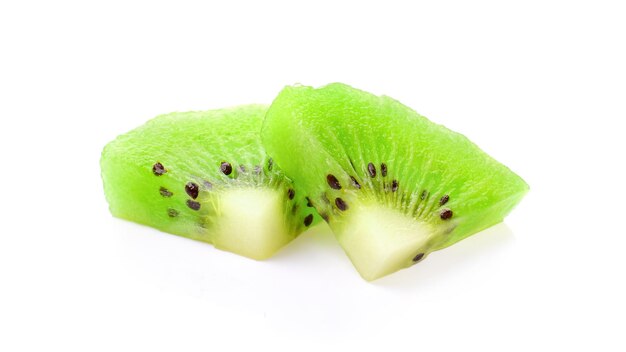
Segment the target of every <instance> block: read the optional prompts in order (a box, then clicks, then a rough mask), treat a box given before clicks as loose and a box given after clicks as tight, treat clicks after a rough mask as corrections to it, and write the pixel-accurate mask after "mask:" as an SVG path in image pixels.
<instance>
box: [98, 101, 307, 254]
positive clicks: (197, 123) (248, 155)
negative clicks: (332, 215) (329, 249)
mask: <svg viewBox="0 0 626 352" xmlns="http://www.w3.org/2000/svg"><path fill="white" fill-rule="evenodd" d="M266 110H267V107H266V106H263V105H245V106H239V107H234V108H228V109H222V110H212V111H199V112H182V113H172V114H168V115H162V116H159V117H156V118H155V119H153V120H151V121H149V122H148V123H146V124H145V125H143V126H141V127H139V128H137V129H135V130H132V131H130V132H128V133H126V134H124V135H121V136H119V137H117V139H115V140H114V141H112V142H110V143H109V144H107V145H106V147H105V148H104V150H103V152H102V157H101V162H100V164H101V171H102V180H103V182H104V191H105V195H106V199H107V200H108V202H109V206H110V210H111V213H112V214H113V215H114V216H116V217H119V218H123V219H127V220H131V221H134V222H137V223H140V224H145V225H149V226H152V227H155V228H157V229H160V230H162V231H165V232H169V233H172V234H176V235H180V236H184V237H188V238H191V239H195V240H199V241H204V242H208V243H212V244H213V245H214V246H215V247H216V248H219V249H223V250H227V251H231V252H234V253H237V254H240V255H243V256H246V257H250V258H253V259H265V258H268V257H270V256H271V255H273V254H274V253H275V252H276V251H277V250H278V249H280V248H281V247H283V246H284V245H285V244H287V243H289V242H290V241H291V240H293V239H294V238H295V237H296V236H298V234H300V233H301V232H302V231H304V230H305V229H306V228H308V227H309V226H311V225H313V224H314V223H315V222H316V221H317V220H318V219H319V216H318V215H317V214H316V212H315V210H314V209H313V208H312V207H309V206H307V203H308V202H307V200H306V199H305V195H304V192H302V191H301V190H299V189H298V188H297V187H296V186H295V185H294V183H293V182H292V181H291V180H290V179H289V178H287V177H286V176H285V174H284V173H283V172H282V171H281V170H280V168H278V167H277V165H275V164H274V162H273V160H272V159H271V158H269V157H268V156H267V154H266V153H265V150H264V148H263V146H262V145H261V138H260V130H261V126H262V123H263V117H264V115H265V112H266Z"/></svg>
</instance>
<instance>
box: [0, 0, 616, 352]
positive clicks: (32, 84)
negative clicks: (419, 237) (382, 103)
mask: <svg viewBox="0 0 626 352" xmlns="http://www.w3.org/2000/svg"><path fill="white" fill-rule="evenodd" d="M625 18H626V12H625V10H624V9H623V8H622V7H621V6H620V1H614V2H610V1H519V2H512V1H467V2H452V1H436V2H435V1H433V2H432V3H430V4H423V3H417V2H408V1H407V2H405V3H400V2H394V1H378V2H368V1H354V2H340V1H338V0H335V1H315V2H307V3H298V2H295V1H292V2H285V3H282V4H279V3H277V2H274V1H257V2H249V3H244V2H238V1H219V2H216V3H212V2H197V3H193V2H187V1H167V2H165V1H149V2H148V1H146V2H141V3H139V2H133V1H119V2H118V1H106V2H101V3H100V4H97V3H95V2H87V1H76V2H69V1H45V2H44V1H41V2H32V1H12V2H9V1H7V2H2V3H1V5H0V147H1V149H0V153H1V154H0V185H1V188H0V219H1V225H0V233H1V237H0V285H1V287H0V350H2V351H51V350H59V351H200V350H204V351H209V350H213V351H225V350H233V349H244V348H245V349H246V350H248V351H250V350H268V349H269V350H290V351H299V350H339V349H342V350H346V351H348V350H350V351H351V350H356V351H367V350H370V349H372V350H374V349H376V350H381V351H382V350H385V351H387V350H395V351H400V350H408V351H443V350H451V351H452V350H454V351H461V350H462V351H537V350H551V351H556V350H568V351H571V350H587V351H624V350H625V349H626V342H625V339H626V338H625V337H624V333H625V332H626V331H625V330H626V318H625V316H626V304H625V300H626V289H625V281H626V259H625V258H626V231H625V230H624V226H623V225H622V223H621V222H622V221H623V219H624V217H625V213H626V211H625V210H626V207H624V203H623V201H624V197H625V196H626V194H625V193H626V192H625V191H624V180H625V179H626V175H625V173H624V163H625V158H624V156H623V152H624V151H625V150H626V146H625V143H624V131H625V130H624V127H623V126H624V124H623V121H624V119H625V118H626V70H625V63H626V24H625V23H626V21H625ZM333 81H340V82H345V83H349V84H351V85H353V86H355V87H359V88H362V89H366V90H370V91H372V92H374V93H377V94H387V95H390V96H393V97H395V98H397V99H399V100H400V101H402V102H404V103H405V104H407V105H409V106H412V107H414V108H415V109H416V110H417V111H419V112H420V113H422V114H424V115H426V116H428V117H429V118H431V119H432V120H434V121H436V122H438V123H442V124H445V125H446V126H448V127H450V128H452V129H455V130H457V131H460V132H462V133H464V134H466V135H467V136H468V137H470V138H471V139H472V140H474V141H475V142H476V143H478V144H479V145H480V146H481V147H482V148H483V149H485V150H486V151H487V152H489V153H491V154H492V155H493V156H495V157H496V158H497V159H499V160H501V161H502V162H504V163H505V164H507V165H508V166H510V167H511V168H512V169H513V170H515V171H516V172H517V173H519V174H520V175H521V176H522V177H524V178H525V179H526V180H527V181H528V183H529V184H530V186H531V188H532V190H531V192H530V193H529V195H528V196H527V197H526V198H525V199H524V200H523V201H522V203H521V204H520V205H519V206H518V207H517V209H515V211H514V212H513V213H512V214H511V215H510V216H509V217H508V218H507V219H506V221H505V224H501V225H498V226H496V227H494V228H492V229H490V230H488V231H485V232H483V233H480V234H477V235H475V236H473V237H471V238H469V239H467V240H465V241H463V242H461V243H459V244H457V245H455V246H453V247H451V248H449V249H446V250H444V251H441V252H438V253H434V254H433V255H431V256H430V257H429V258H428V259H427V260H426V261H424V262H423V263H420V264H419V265H417V266H415V267H413V268H411V269H408V270H404V271H402V272H398V273H396V274H394V275H391V276H389V277H386V278H383V279H381V280H379V281H376V282H374V283H366V282H364V281H363V280H362V279H361V278H360V277H359V276H358V275H357V273H356V272H355V271H354V269H353V268H352V266H351V264H350V263H349V261H348V259H347V258H346V256H345V255H344V254H343V252H342V251H341V249H340V248H339V247H338V245H337V244H336V243H335V241H334V239H333V238H332V235H331V234H330V233H329V232H328V230H327V229H325V228H318V229H316V230H314V231H311V232H309V233H305V234H304V235H302V236H301V237H300V238H299V239H297V240H296V241H295V242H294V243H293V244H292V245H290V246H289V247H287V248H285V249H284V250H283V251H281V252H280V253H279V254H278V255H277V256H276V257H275V258H273V259H271V260H269V261H266V262H255V261H252V260H248V259H245V258H242V257H238V256H235V255H232V254H229V253H226V252H221V251H218V250H215V249H213V247H211V246H210V245H207V244H203V243H199V242H194V241H190V240H187V239H184V238H180V237H176V236H171V235H167V234H163V233H160V232H158V231H155V230H152V229H150V228H146V227H141V226H137V225H135V224H132V223H128V222H124V221H121V220H118V219H115V218H112V217H111V216H110V214H109V213H108V210H107V204H106V202H105V200H104V197H103V193H102V187H101V181H100V178H99V164H98V162H99V157H100V151H101V149H102V147H103V146H104V145H105V144H106V143H107V142H108V141H110V140H111V139H113V138H114V137H115V136H116V135H118V134H120V133H123V132H125V131H128V130H130V129H132V128H134V127H136V126H138V125H140V124H142V123H143V122H145V121H146V120H148V119H149V118H151V117H154V116H155V115H157V114H161V113H166V112H171V111H185V110H202V109H210V108H219V107H223V106H230V105H236V104H242V103H251V102H258V103H269V102H271V100H272V98H273V96H274V95H275V94H276V93H277V92H278V91H279V90H280V89H281V88H282V87H283V86H284V85H287V84H292V83H296V82H301V83H303V84H308V85H322V84H325V83H329V82H333Z"/></svg>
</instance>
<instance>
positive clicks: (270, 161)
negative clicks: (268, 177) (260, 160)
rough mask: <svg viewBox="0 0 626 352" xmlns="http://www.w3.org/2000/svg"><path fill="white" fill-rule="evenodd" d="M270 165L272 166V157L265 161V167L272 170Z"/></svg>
mask: <svg viewBox="0 0 626 352" xmlns="http://www.w3.org/2000/svg"><path fill="white" fill-rule="evenodd" d="M272 167H274V160H273V159H272V158H269V160H268V161H267V169H268V170H269V171H272Z"/></svg>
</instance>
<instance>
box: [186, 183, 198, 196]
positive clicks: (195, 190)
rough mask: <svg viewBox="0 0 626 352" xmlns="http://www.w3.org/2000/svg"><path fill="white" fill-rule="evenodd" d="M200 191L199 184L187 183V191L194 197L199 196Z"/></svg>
mask: <svg viewBox="0 0 626 352" xmlns="http://www.w3.org/2000/svg"><path fill="white" fill-rule="evenodd" d="M199 191H200V187H198V185H197V184H195V183H193V182H187V184H186V185H185V192H187V195H189V196H190V197H191V198H193V199H196V198H198V193H199Z"/></svg>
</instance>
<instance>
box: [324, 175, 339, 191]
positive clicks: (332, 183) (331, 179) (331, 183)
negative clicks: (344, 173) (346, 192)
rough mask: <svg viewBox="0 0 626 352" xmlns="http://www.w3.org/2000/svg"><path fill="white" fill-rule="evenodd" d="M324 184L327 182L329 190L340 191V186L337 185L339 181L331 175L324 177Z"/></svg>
mask: <svg viewBox="0 0 626 352" xmlns="http://www.w3.org/2000/svg"><path fill="white" fill-rule="evenodd" d="M326 182H328V185H329V186H330V188H332V189H341V185H340V184H339V180H337V178H336V177H335V176H333V175H330V174H328V175H326Z"/></svg>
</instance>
